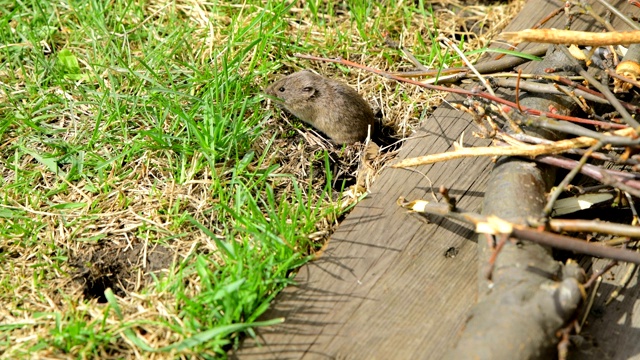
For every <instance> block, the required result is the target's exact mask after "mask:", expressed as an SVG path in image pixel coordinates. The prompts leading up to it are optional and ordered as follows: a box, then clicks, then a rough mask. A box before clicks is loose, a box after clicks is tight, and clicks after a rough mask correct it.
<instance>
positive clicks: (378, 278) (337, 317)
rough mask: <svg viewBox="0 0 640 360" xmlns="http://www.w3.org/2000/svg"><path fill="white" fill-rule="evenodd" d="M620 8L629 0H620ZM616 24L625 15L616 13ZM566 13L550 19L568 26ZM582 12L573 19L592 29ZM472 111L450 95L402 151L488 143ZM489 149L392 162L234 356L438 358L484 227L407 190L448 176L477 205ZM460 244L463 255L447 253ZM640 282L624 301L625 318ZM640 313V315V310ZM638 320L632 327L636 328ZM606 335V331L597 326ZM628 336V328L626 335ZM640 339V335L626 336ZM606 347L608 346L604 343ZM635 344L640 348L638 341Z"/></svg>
mask: <svg viewBox="0 0 640 360" xmlns="http://www.w3.org/2000/svg"><path fill="white" fill-rule="evenodd" d="M562 3H563V2H562V1H544V0H532V1H529V2H528V3H527V4H526V6H525V8H524V10H523V11H522V12H521V13H520V14H519V15H518V16H517V17H516V19H514V20H513V21H512V23H511V24H510V25H509V27H508V28H507V29H506V30H507V31H515V30H519V29H524V28H530V27H532V26H533V25H534V24H535V23H536V22H538V21H539V20H540V19H542V18H544V17H545V16H546V15H548V14H549V13H550V12H551V11H552V10H554V9H556V8H557V7H559V6H560V5H561V4H562ZM615 3H616V5H619V7H620V8H624V9H627V8H626V7H624V6H622V5H623V4H624V3H626V1H616V2H615ZM615 24H617V22H616V23H615ZM563 25H564V19H554V20H553V21H551V22H550V23H549V24H547V26H546V27H556V28H562V27H563ZM593 25H594V24H593V21H591V19H588V18H581V19H578V20H577V21H576V23H575V24H574V27H573V28H574V29H589V28H591V27H592V26H593ZM475 130H476V129H475V126H474V125H473V124H471V122H470V119H469V117H468V116H466V114H463V113H461V112H458V111H455V110H452V109H451V108H450V107H449V106H448V105H446V104H443V106H441V107H440V108H438V109H437V110H436V111H435V112H434V114H433V115H432V116H431V117H430V118H429V119H428V120H427V121H426V122H425V124H424V126H423V128H422V129H421V131H420V132H419V133H418V134H417V135H416V136H414V137H412V139H411V140H409V141H407V142H406V144H405V146H404V147H403V149H402V150H401V152H400V154H399V159H404V158H410V157H415V156H419V155H424V154H432V153H439V152H444V151H447V150H450V149H451V147H452V143H453V142H454V141H456V140H459V139H460V135H461V134H462V133H464V134H465V136H464V139H465V146H474V145H486V144H487V142H486V141H483V140H479V139H476V138H474V137H472V135H471V134H472V132H473V131H475ZM491 167H492V164H491V161H490V159H486V158H483V159H464V160H459V161H451V162H446V163H439V164H435V165H430V166H422V167H418V168H416V170H417V171H410V170H401V169H391V168H387V169H385V170H384V171H383V172H382V174H381V175H380V177H379V178H378V180H377V181H376V183H375V184H374V185H373V188H372V193H371V194H370V195H369V196H368V197H367V198H366V199H365V200H363V201H362V202H360V203H359V204H358V205H357V206H356V207H355V209H354V210H353V211H352V212H351V213H350V214H349V215H348V216H347V218H346V219H345V220H344V222H343V223H342V224H341V225H340V227H339V228H338V230H337V231H336V233H335V234H334V235H333V236H332V238H331V240H330V243H329V245H328V247H327V249H326V251H325V253H324V255H323V256H322V257H321V258H320V259H319V260H317V261H314V262H311V263H309V264H308V265H306V266H304V267H303V268H302V269H301V270H300V272H299V273H298V275H297V277H296V282H297V283H298V284H299V285H298V286H290V287H288V288H287V289H285V290H284V291H283V292H282V293H281V294H280V295H279V296H278V297H277V299H276V301H275V302H274V304H273V305H272V308H271V309H270V310H269V311H268V312H267V313H266V314H265V315H264V316H263V319H271V318H276V317H284V318H285V322H284V323H283V324H281V325H278V326H272V327H265V328H259V329H256V332H257V334H258V341H257V342H258V343H259V344H258V343H257V342H256V341H255V340H253V339H247V340H246V341H245V342H244V344H243V346H242V347H241V349H240V350H239V351H238V352H236V353H233V354H230V356H231V357H232V358H239V359H417V358H423V359H437V358H440V357H442V355H443V354H444V353H445V352H446V351H447V350H448V349H449V348H451V347H452V345H453V344H454V343H455V341H456V339H457V337H458V335H459V333H460V330H461V329H462V327H463V326H464V323H465V321H466V316H467V313H468V311H469V309H470V308H471V306H472V305H473V304H474V302H475V300H476V296H477V281H476V280H477V268H478V264H477V260H476V243H475V241H476V236H475V234H474V232H473V229H472V228H471V227H470V226H468V225H464V224H459V223H455V222H452V221H449V220H443V219H433V220H434V222H429V221H427V220H426V219H425V218H424V217H422V216H419V215H416V214H409V213H407V212H406V211H405V210H403V209H401V208H399V207H398V206H397V205H396V201H397V200H398V198H399V197H405V198H406V199H418V198H420V199H427V200H432V196H431V191H432V190H433V191H437V189H438V187H439V186H441V185H443V186H445V187H447V188H449V189H450V194H451V195H452V196H455V197H456V198H458V204H459V206H460V207H461V208H464V209H468V210H472V211H479V210H480V209H479V208H480V206H481V203H482V197H483V191H484V188H485V182H486V180H487V176H488V174H489V172H490V170H491ZM450 249H455V251H454V252H457V255H456V256H455V257H447V256H445V253H447V251H450V252H451V250H450ZM637 292H638V290H637V289H636V290H635V291H634V292H631V291H630V292H629V294H628V295H629V296H633V297H634V298H633V300H632V301H631V302H628V301H629V300H626V299H627V298H626V297H625V301H626V302H628V304H630V305H629V306H630V307H625V309H626V311H627V313H626V317H624V316H623V317H624V318H625V319H627V320H626V322H625V323H624V324H625V325H617V326H619V327H620V328H625V327H627V328H631V327H632V325H631V324H632V321H631V313H630V312H631V311H632V310H633V309H634V308H635V307H637V302H636V301H635V298H636V295H637ZM635 323H636V324H637V323H638V320H637V319H636V320H635ZM637 328H638V326H637V325H636V328H635V329H632V331H631V335H630V336H633V337H634V338H635V336H634V334H635V335H637V334H638V329H637ZM596 336H599V335H596ZM623 336H624V335H623ZM629 342H631V343H633V344H631V345H633V346H635V349H640V342H638V341H634V340H629V341H626V342H625V343H624V344H625V346H631V345H629ZM600 350H602V349H600ZM635 354H640V350H636V351H635Z"/></svg>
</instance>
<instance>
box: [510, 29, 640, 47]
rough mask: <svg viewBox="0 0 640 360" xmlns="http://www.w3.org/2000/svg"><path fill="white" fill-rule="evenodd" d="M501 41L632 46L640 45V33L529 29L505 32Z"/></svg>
mask: <svg viewBox="0 0 640 360" xmlns="http://www.w3.org/2000/svg"><path fill="white" fill-rule="evenodd" d="M498 38H499V39H500V40H506V41H510V42H517V43H521V42H536V43H545V44H576V45H585V46H606V45H630V44H633V43H640V31H620V32H607V33H594V32H587V31H573V30H558V29H527V30H522V31H516V32H504V33H501V34H500V35H498Z"/></svg>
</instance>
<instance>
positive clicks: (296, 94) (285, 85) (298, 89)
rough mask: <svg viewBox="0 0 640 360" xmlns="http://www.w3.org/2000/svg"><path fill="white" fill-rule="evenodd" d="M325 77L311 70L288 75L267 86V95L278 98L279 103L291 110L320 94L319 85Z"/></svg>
mask: <svg viewBox="0 0 640 360" xmlns="http://www.w3.org/2000/svg"><path fill="white" fill-rule="evenodd" d="M323 81H324V79H323V78H322V77H321V76H319V75H316V74H314V73H312V72H311V71H309V70H303V71H299V72H297V73H293V74H291V75H289V76H286V77H284V78H282V79H280V80H278V81H276V82H275V83H273V84H271V85H269V87H267V90H266V93H267V95H270V96H273V97H276V98H278V100H279V101H276V102H277V103H279V105H281V106H284V107H285V108H287V109H289V110H294V108H296V107H298V106H302V104H305V103H307V102H308V101H309V100H311V99H313V98H315V97H317V96H318V85H320V84H322V83H323ZM294 112H295V111H294Z"/></svg>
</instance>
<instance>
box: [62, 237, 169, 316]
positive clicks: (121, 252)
mask: <svg viewBox="0 0 640 360" xmlns="http://www.w3.org/2000/svg"><path fill="white" fill-rule="evenodd" d="M173 258H174V255H173V251H172V250H171V249H169V248H167V247H164V246H160V245H156V246H154V247H151V248H148V249H146V247H145V244H144V243H142V242H138V243H135V244H133V245H132V246H125V247H122V246H118V245H116V244H113V243H108V242H104V243H101V244H99V245H95V246H91V247H89V248H87V249H86V250H84V251H81V252H79V253H78V255H77V256H76V257H74V258H72V259H71V260H70V265H71V266H72V267H73V268H75V269H76V270H77V273H76V276H75V280H76V281H77V282H79V283H80V284H81V285H82V293H83V295H84V297H85V298H87V299H98V302H99V303H105V302H107V299H106V297H105V295H104V291H105V290H106V289H108V288H111V290H112V291H113V293H114V294H115V295H117V296H120V297H124V296H126V294H127V292H129V291H138V290H139V289H140V288H141V287H143V286H145V285H147V284H149V283H150V282H151V281H152V280H153V278H154V277H161V276H162V275H163V273H164V272H165V271H166V270H168V269H169V268H170V267H171V264H172V263H173Z"/></svg>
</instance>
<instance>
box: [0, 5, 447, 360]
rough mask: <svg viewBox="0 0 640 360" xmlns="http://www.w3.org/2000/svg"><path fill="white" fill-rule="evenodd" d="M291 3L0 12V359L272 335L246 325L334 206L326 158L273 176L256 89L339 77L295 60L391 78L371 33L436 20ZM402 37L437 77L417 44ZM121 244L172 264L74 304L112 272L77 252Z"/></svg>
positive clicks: (276, 150)
mask: <svg viewBox="0 0 640 360" xmlns="http://www.w3.org/2000/svg"><path fill="white" fill-rule="evenodd" d="M301 4H302V6H303V7H302V8H301V9H298V8H296V9H295V11H293V10H294V9H292V8H293V5H288V4H287V3H284V2H280V1H264V2H260V1H257V0H249V1H246V2H244V3H240V4H239V3H234V2H217V1H214V2H208V3H205V2H198V1H178V2H153V1H133V0H110V1H99V0H94V1H88V2H75V1H36V0H26V1H21V2H14V1H8V0H0V175H1V176H0V262H1V264H2V265H1V266H0V319H1V320H0V323H1V324H0V356H2V357H3V358H11V359H15V358H28V357H45V356H48V357H69V358H85V357H93V358H101V359H107V358H129V357H146V356H145V353H148V352H158V353H160V354H163V356H164V357H165V358H191V357H192V356H198V357H204V358H214V357H222V358H224V357H225V356H226V355H225V354H226V351H227V350H228V349H230V348H231V347H234V346H237V344H238V340H239V338H240V335H242V334H248V335H252V334H253V331H252V329H251V328H252V327H254V326H259V325H268V324H272V323H275V322H278V321H281V320H280V319H273V320H272V321H267V322H256V321H258V317H259V316H260V315H261V314H262V313H264V311H265V310H266V309H267V308H268V306H269V303H270V302H271V300H273V298H274V297H275V295H276V294H277V293H278V292H279V291H280V290H281V289H282V288H283V287H284V286H286V285H287V284H290V283H291V281H292V275H293V271H294V270H295V269H296V268H298V267H299V266H301V265H302V264H304V263H305V262H306V261H308V260H309V259H310V258H311V256H310V254H312V253H313V251H314V249H317V248H319V247H320V246H321V245H322V243H318V242H314V241H312V240H311V239H310V238H309V235H310V234H313V233H315V232H317V231H319V230H330V228H332V227H333V226H335V224H336V223H337V219H338V218H339V217H340V216H341V215H342V214H343V213H344V211H345V209H346V208H345V207H344V206H343V205H344V204H341V203H339V202H338V201H336V200H334V199H336V196H335V194H334V192H335V190H336V189H340V188H341V185H340V184H338V185H337V186H336V185H335V184H334V179H333V178H332V176H333V175H332V174H331V171H330V169H331V166H330V165H329V161H328V155H327V153H326V151H321V152H319V153H318V152H316V154H315V155H312V154H309V157H314V158H315V159H314V160H313V162H312V164H314V166H312V167H310V168H305V169H304V170H305V171H304V172H303V173H304V174H306V175H304V176H301V175H300V173H291V172H287V171H285V169H286V166H284V165H285V163H284V161H285V160H286V158H287V157H288V156H289V154H287V153H286V152H285V150H286V149H282V148H281V144H283V141H284V142H286V141H289V142H290V141H291V140H287V138H286V137H285V136H286V135H284V134H281V133H279V132H278V131H277V129H278V127H276V126H274V123H275V122H277V119H276V118H275V117H274V116H273V112H272V111H271V110H269V109H267V108H266V107H265V104H264V101H263V97H262V95H261V94H260V91H261V89H262V88H264V87H265V86H266V85H267V84H268V83H269V82H270V81H272V80H274V79H275V78H276V77H277V76H276V75H274V74H277V73H279V72H290V71H293V70H296V69H299V68H303V67H311V66H314V67H317V68H323V67H324V69H325V70H327V69H330V70H331V71H333V72H337V73H341V74H345V73H350V72H352V71H353V70H351V69H347V68H344V67H334V66H330V67H327V65H322V64H310V63H306V62H304V61H301V60H299V59H296V58H294V57H293V56H292V54H294V53H296V52H301V53H310V54H316V55H323V56H327V57H336V56H342V57H345V58H351V57H354V58H355V59H357V60H359V61H361V62H363V63H369V64H373V65H375V66H380V67H384V68H395V67H398V66H400V65H402V59H401V53H400V52H399V51H398V50H396V49H390V48H386V47H384V46H383V45H382V44H383V33H387V32H388V33H389V34H391V36H398V37H399V36H401V35H402V34H407V33H408V30H407V29H411V28H414V29H415V28H416V27H418V28H420V29H423V28H424V27H428V23H429V22H430V21H434V20H435V19H434V15H433V13H431V12H430V10H429V9H428V8H427V7H425V5H424V4H423V3H422V2H421V3H420V4H418V6H416V7H410V6H406V7H403V8H402V9H398V8H395V7H393V6H390V7H388V8H381V6H389V5H376V4H373V3H368V2H351V3H350V4H349V5H345V4H344V3H343V2H335V1H317V0H316V1H306V2H301ZM381 14H385V16H381ZM415 35H416V36H417V37H416V38H413V37H412V38H407V39H406V40H407V41H408V42H409V43H410V44H407V45H410V48H411V49H412V50H413V51H414V53H416V54H418V57H419V58H420V59H421V60H423V61H425V64H431V65H434V66H439V65H441V64H440V61H441V60H443V59H445V57H447V56H448V55H446V54H445V55H443V54H442V53H440V52H439V50H438V51H431V50H436V48H437V46H436V47H435V48H434V45H433V44H432V43H431V42H430V41H431V40H430V38H432V37H433V36H434V34H433V32H428V31H417V32H416V34H415ZM429 54H431V55H429ZM447 61H453V60H447ZM404 66H405V67H406V63H405V64H404ZM378 81H379V83H381V82H382V80H380V79H379V80H378ZM373 86H375V85H373ZM397 89H400V88H397ZM396 95H397V96H401V95H403V94H402V92H401V91H396V93H395V95H390V97H389V99H385V101H391V100H393V96H396ZM427 106H428V105H425V107H427ZM396 110H397V109H396ZM396 110H393V111H396ZM393 111H391V110H390V112H389V114H390V116H392V115H393V114H394V113H393ZM413 111H415V115H416V116H415V117H417V114H420V113H421V112H422V108H420V107H417V108H416V109H415V110H413ZM395 116H397V117H398V118H400V117H403V116H401V115H395ZM286 130H288V131H289V132H290V133H292V134H295V131H294V132H291V128H286ZM283 137H285V138H284V140H283ZM294 139H295V138H294ZM292 148H295V144H293V147H292ZM283 159H284V160H283ZM317 174H321V175H322V176H321V177H320V181H317V180H316V179H317V176H316V175H317ZM136 243H143V244H144V248H145V249H146V250H145V253H143V254H140V255H139V256H138V258H144V257H145V256H147V255H145V254H147V253H146V251H149V252H150V251H151V250H152V249H153V248H154V247H155V246H162V247H165V248H169V249H171V254H174V261H171V263H172V265H171V266H170V267H169V268H168V269H166V271H165V272H164V273H163V275H158V274H156V275H153V280H152V281H148V282H144V281H142V282H138V283H134V282H135V281H136V279H137V277H136V275H141V274H144V269H141V267H140V266H138V267H136V268H134V270H132V274H131V277H130V278H127V279H126V280H131V281H133V282H132V283H131V284H117V283H111V285H112V286H116V285H122V286H121V287H120V290H115V289H111V288H110V287H107V288H106V289H100V288H98V290H99V292H100V294H99V296H97V297H87V296H86V293H85V292H83V281H82V278H83V276H88V275H87V273H88V274H91V275H92V276H93V275H100V274H99V273H100V272H101V271H102V272H104V271H105V269H107V270H109V269H110V270H109V271H113V272H114V273H117V272H119V271H121V270H122V269H121V268H118V267H117V266H116V265H113V266H112V267H111V268H109V267H108V265H109V264H103V263H102V262H103V260H105V257H104V256H92V254H99V255H104V254H106V252H104V253H103V252H101V251H106V250H112V252H113V251H122V252H125V253H126V251H131V250H130V249H131V245H132V244H136ZM105 249H106V250H105ZM105 261H106V260H105ZM105 266H106V267H105ZM83 269H84V271H85V274H84V275H83V274H82V271H83ZM135 271H138V272H135ZM94 273H97V274H94ZM103 275H105V274H103ZM106 276H107V279H108V280H109V279H111V278H109V276H111V275H109V274H106ZM111 280H112V279H111ZM119 280H120V281H122V279H119ZM103 290H104V291H103ZM100 299H102V300H100ZM99 300H100V301H99Z"/></svg>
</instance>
